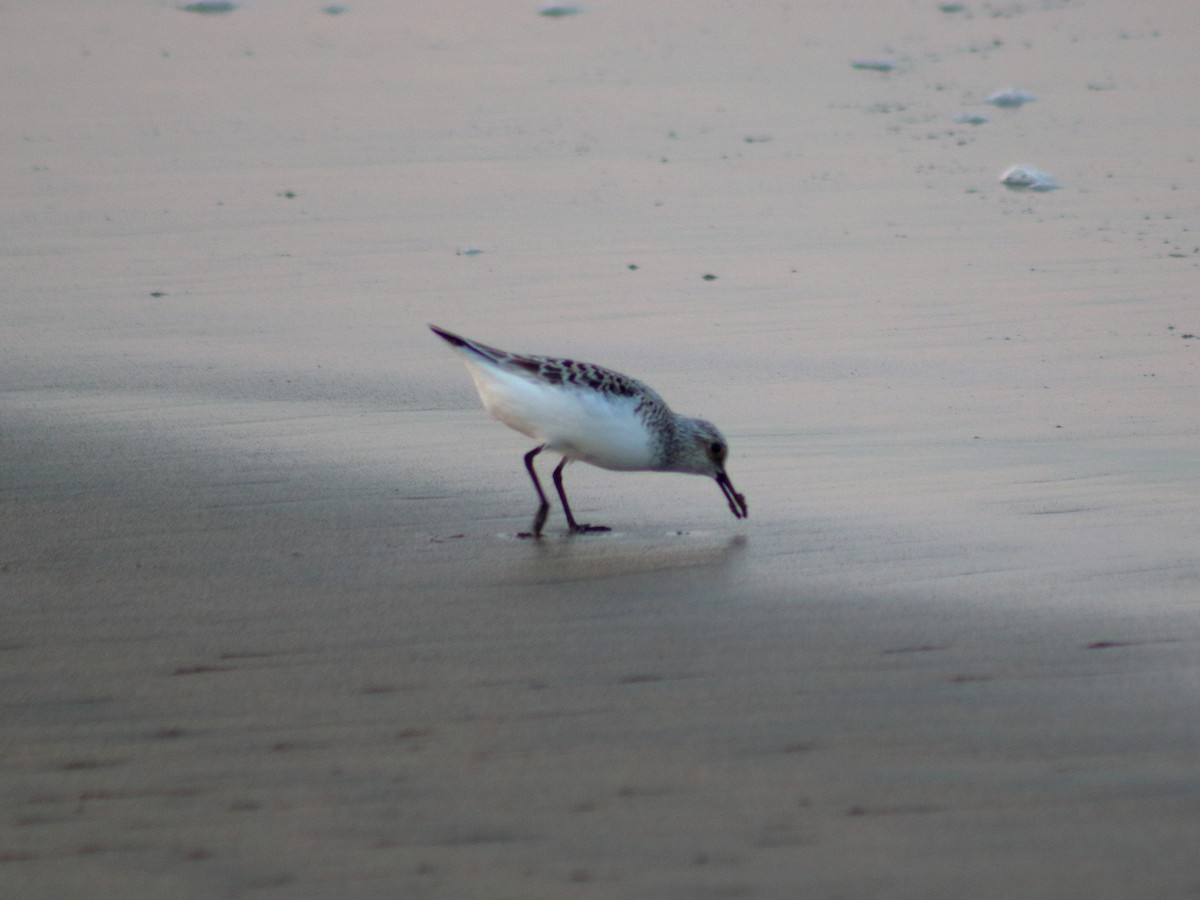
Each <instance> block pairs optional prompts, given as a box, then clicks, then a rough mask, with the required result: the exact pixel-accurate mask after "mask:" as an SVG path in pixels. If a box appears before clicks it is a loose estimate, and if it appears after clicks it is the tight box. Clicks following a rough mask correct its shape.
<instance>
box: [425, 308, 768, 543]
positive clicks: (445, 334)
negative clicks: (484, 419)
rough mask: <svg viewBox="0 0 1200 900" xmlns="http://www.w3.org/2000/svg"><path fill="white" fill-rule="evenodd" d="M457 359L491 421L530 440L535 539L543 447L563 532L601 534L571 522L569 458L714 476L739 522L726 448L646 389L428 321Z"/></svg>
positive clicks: (544, 512)
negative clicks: (551, 463) (551, 460)
mask: <svg viewBox="0 0 1200 900" xmlns="http://www.w3.org/2000/svg"><path fill="white" fill-rule="evenodd" d="M429 328H430V330H432V331H433V333H434V334H436V335H437V336H438V337H440V338H441V339H442V340H444V341H445V342H446V343H447V344H449V345H450V346H451V347H452V348H453V349H454V350H455V352H457V353H458V354H459V356H460V357H461V358H462V361H463V362H464V363H466V366H467V370H468V371H469V372H470V374H471V377H472V379H474V382H475V389H476V390H477V391H478V392H479V399H480V400H481V401H483V406H484V409H486V410H487V411H488V413H490V414H491V416H492V418H494V419H496V420H498V421H500V422H503V423H504V424H505V425H507V426H508V427H509V428H512V429H513V430H515V431H519V432H520V433H521V434H523V435H525V436H526V437H529V438H531V439H533V440H534V441H535V442H536V446H535V447H534V448H533V449H532V450H530V451H529V452H528V453H526V454H525V469H526V471H528V472H529V477H530V479H532V481H533V487H534V490H535V491H537V496H538V508H537V512H536V513H535V514H534V517H533V527H532V528H531V530H530V531H527V532H520V533H519V536H520V537H528V538H535V539H536V538H540V537H541V536H542V528H543V527H544V526H545V524H546V517H547V516H548V515H549V512H550V503H549V501H548V500H547V499H546V492H545V491H543V490H542V483H541V481H540V480H539V479H538V475H537V471H536V470H535V469H534V466H533V461H534V458H535V457H536V456H537V455H538V454H539V453H541V452H542V451H544V450H548V451H550V452H552V453H557V454H559V455H561V456H562V460H561V461H560V462H559V464H558V465H557V466H556V467H555V469H554V474H553V476H552V479H553V481H554V488H555V490H556V491H557V492H558V499H559V500H560V501H561V502H562V508H563V512H564V513H565V514H566V517H567V528H568V529H569V532H568V533H570V534H586V533H589V532H597V531H610V530H611V529H610V528H608V527H607V526H604V525H585V524H580V523H579V522H577V521H576V520H575V515H574V514H573V513H572V512H571V504H570V503H568V502H567V492H566V490H565V489H564V488H563V478H562V476H563V469H564V467H565V466H566V465H567V463H569V462H571V461H573V460H578V461H580V462H585V463H590V464H591V465H593V466H599V467H600V468H602V469H611V470H614V471H618V472H637V471H650V472H684V473H687V474H691V475H705V476H707V477H709V478H712V479H714V480H715V481H716V482H717V485H718V486H719V487H720V489H721V492H722V494H724V496H725V499H726V500H727V501H728V503H729V509H730V510H731V511H732V512H733V515H734V516H735V517H736V518H738V519H743V518H746V517H747V516H748V514H749V508H748V506H747V504H746V498H745V497H744V496H743V495H742V494H739V493H738V492H737V491H736V490H734V487H733V482H731V481H730V480H729V476H728V475H727V474H726V472H725V460H726V458H727V456H728V454H729V444H728V442H727V441H726V440H725V437H724V435H722V434H721V432H720V430H719V429H718V428H717V426H716V425H714V424H712V423H711V422H708V421H705V420H704V419H693V418H689V417H687V416H681V415H679V414H677V413H675V412H673V411H672V410H671V408H670V407H669V406H668V405H667V403H666V401H665V400H663V398H662V397H661V396H660V395H659V394H658V392H657V391H655V390H654V389H653V388H651V387H650V386H649V385H647V384H645V383H644V382H641V381H639V380H637V379H636V378H631V377H629V376H628V375H622V374H621V373H620V372H614V371H613V370H612V369H606V368H604V367H603V366H598V365H594V364H593V363H586V362H580V361H578V360H573V359H558V358H555V357H550V356H532V355H524V354H519V353H509V352H507V351H504V350H498V349H496V348H495V347H489V346H488V345H487V344H481V343H479V342H478V341H473V340H470V339H468V338H465V337H461V336H459V335H457V334H454V333H452V332H449V331H446V330H445V329H443V328H439V327H438V326H436V325H430V326H429Z"/></svg>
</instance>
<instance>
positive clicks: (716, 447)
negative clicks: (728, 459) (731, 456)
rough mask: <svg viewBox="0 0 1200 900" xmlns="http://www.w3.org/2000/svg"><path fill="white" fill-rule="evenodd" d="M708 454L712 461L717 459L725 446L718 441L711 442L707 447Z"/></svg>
mask: <svg viewBox="0 0 1200 900" xmlns="http://www.w3.org/2000/svg"><path fill="white" fill-rule="evenodd" d="M708 452H709V453H710V454H711V455H712V457H713V459H717V458H719V457H720V456H721V454H722V453H724V452H725V446H724V445H723V444H722V443H720V442H719V441H713V442H712V444H710V445H709V448H708Z"/></svg>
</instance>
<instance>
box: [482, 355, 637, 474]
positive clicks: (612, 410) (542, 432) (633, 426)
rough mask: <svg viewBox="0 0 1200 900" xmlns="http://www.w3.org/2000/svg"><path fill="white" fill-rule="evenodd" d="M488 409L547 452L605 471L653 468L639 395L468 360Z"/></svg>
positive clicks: (494, 415)
mask: <svg viewBox="0 0 1200 900" xmlns="http://www.w3.org/2000/svg"><path fill="white" fill-rule="evenodd" d="M467 368H468V369H469V370H470V372H471V376H472V378H474V379H475V387H476V389H477V390H478V391H479V398H480V399H481V400H482V401H483V405H484V408H485V409H487V411H488V412H489V413H490V414H491V415H492V417H493V418H494V419H497V420H499V421H501V422H503V423H504V424H505V425H507V426H508V427H509V428H512V429H514V430H516V431H519V432H521V433H522V434H524V435H528V436H529V437H531V438H533V440H535V441H537V442H538V443H540V444H545V445H546V449H547V450H553V451H555V452H556V453H561V454H562V455H563V456H565V457H567V458H568V459H577V460H581V461H582V462H587V463H591V464H592V465H594V466H600V467H601V468H604V469H624V470H635V469H651V468H653V467H654V461H655V453H654V446H653V444H652V442H651V440H650V434H649V432H648V431H647V430H646V427H645V425H644V424H643V423H642V420H641V419H640V418H639V417H638V416H637V415H635V414H634V412H633V410H634V407H635V406H636V405H637V398H635V397H620V396H614V395H609V394H602V393H600V392H598V391H593V390H591V389H589V388H578V387H574V386H567V387H558V386H555V385H549V384H543V383H541V382H538V381H534V380H532V379H529V378H526V377H523V376H521V375H518V374H515V373H512V372H506V371H504V370H503V369H499V368H495V367H492V366H486V367H485V366H483V365H476V364H474V363H471V362H469V361H468V363H467Z"/></svg>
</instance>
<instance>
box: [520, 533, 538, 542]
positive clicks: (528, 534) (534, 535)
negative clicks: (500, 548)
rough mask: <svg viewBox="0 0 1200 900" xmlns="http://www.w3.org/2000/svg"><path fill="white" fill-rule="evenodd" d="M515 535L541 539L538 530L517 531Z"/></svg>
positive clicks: (536, 539)
mask: <svg viewBox="0 0 1200 900" xmlns="http://www.w3.org/2000/svg"><path fill="white" fill-rule="evenodd" d="M517 537H519V538H527V539H530V540H535V541H540V540H541V539H542V533H541V532H540V531H518V532H517Z"/></svg>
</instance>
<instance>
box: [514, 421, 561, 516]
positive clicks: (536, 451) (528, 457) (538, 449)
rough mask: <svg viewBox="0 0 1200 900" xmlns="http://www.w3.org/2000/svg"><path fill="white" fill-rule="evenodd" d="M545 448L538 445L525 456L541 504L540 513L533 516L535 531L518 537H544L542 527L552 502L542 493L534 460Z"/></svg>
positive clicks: (543, 445)
mask: <svg viewBox="0 0 1200 900" xmlns="http://www.w3.org/2000/svg"><path fill="white" fill-rule="evenodd" d="M545 446H546V445H545V444H538V445H537V446H536V447H534V448H533V449H532V450H530V451H529V452H528V453H526V454H525V468H526V470H527V471H528V472H529V477H530V478H532V479H533V489H534V490H535V491H537V495H538V500H540V501H541V503H540V505H539V506H538V511H537V512H536V513H535V514H534V516H533V531H522V532H520V533H519V534H518V535H517V537H523V538H527V537H531V538H540V537H541V536H542V526H543V525H545V524H546V516H547V515H548V514H549V513H550V502H549V501H548V500H547V499H546V494H545V493H544V492H543V491H542V483H541V482H540V481H538V477H537V472H535V471H534V470H533V458H534V457H535V456H537V455H538V454H539V453H541V452H542V450H543V448H544V447H545ZM556 471H557V470H556Z"/></svg>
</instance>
